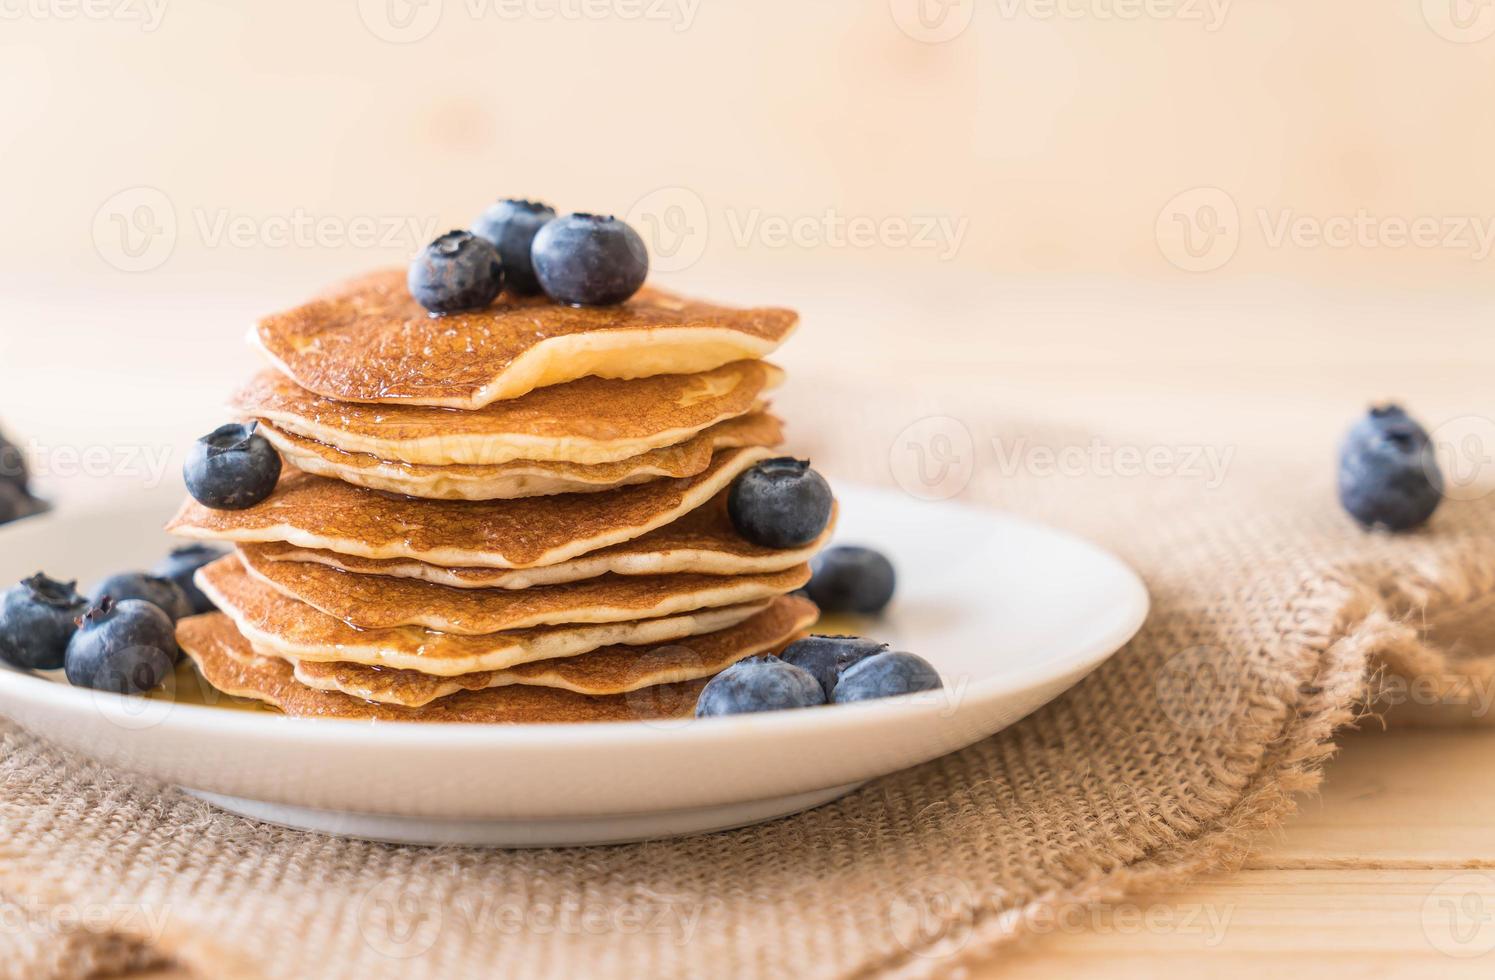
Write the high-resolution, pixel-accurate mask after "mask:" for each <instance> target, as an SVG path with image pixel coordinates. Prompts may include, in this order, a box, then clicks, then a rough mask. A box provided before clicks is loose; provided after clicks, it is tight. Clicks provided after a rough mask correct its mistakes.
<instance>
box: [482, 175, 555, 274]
mask: <svg viewBox="0 0 1495 980" xmlns="http://www.w3.org/2000/svg"><path fill="white" fill-rule="evenodd" d="M554 217H555V208H553V207H551V206H550V205H548V204H541V203H540V202H539V201H521V200H519V199H518V198H514V197H506V198H504V199H503V200H501V201H499V202H498V203H497V204H493V205H490V206H489V207H488V209H487V210H486V211H484V212H483V213H482V214H480V215H478V220H476V221H474V222H473V223H472V233H473V234H474V235H477V236H478V237H479V238H484V239H487V240H488V241H489V242H491V243H492V245H493V247H494V248H496V249H497V250H498V258H499V261H500V262H502V263H503V269H504V285H506V286H508V287H509V292H511V293H518V294H520V295H522V296H533V295H534V294H535V293H538V292H539V291H540V280H539V279H537V278H535V265H534V262H533V261H532V260H531V258H530V247H531V246H532V245H534V242H535V235H536V234H537V233H538V232H539V230H540V229H541V228H543V227H545V225H546V224H547V223H548V222H549V221H550V220H551V219H552V218H554Z"/></svg>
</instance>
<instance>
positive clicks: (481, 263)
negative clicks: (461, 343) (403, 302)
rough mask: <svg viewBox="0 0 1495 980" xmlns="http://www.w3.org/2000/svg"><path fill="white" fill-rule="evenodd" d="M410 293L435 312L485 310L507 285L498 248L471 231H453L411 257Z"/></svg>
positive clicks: (407, 275)
mask: <svg viewBox="0 0 1495 980" xmlns="http://www.w3.org/2000/svg"><path fill="white" fill-rule="evenodd" d="M405 283H406V285H407V286H409V287H410V295H411V296H414V297H415V301H416V302H417V303H419V304H420V305H421V306H424V307H425V308H426V309H428V310H430V311H431V312H432V313H459V312H461V311H462V310H481V309H482V308H483V307H485V306H487V305H488V304H489V303H491V302H493V299H494V297H496V296H497V295H498V294H499V291H500V290H502V289H503V286H504V267H503V263H502V262H501V261H499V258H498V249H496V248H494V247H493V243H492V242H490V241H488V240H487V239H486V238H479V237H478V236H477V235H474V234H473V233H472V232H470V231H449V232H447V233H446V234H445V235H442V236H441V237H440V238H438V239H436V240H435V241H434V242H432V243H431V244H429V245H427V246H426V247H425V248H423V249H421V252H420V254H419V255H417V256H416V257H415V258H413V259H411V260H410V271H409V272H408V273H407V274H406V276H405Z"/></svg>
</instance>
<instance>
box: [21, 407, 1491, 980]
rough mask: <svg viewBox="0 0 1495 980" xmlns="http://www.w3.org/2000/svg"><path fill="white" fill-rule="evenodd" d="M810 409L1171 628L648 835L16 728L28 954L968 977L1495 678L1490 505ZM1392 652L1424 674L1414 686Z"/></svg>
mask: <svg viewBox="0 0 1495 980" xmlns="http://www.w3.org/2000/svg"><path fill="white" fill-rule="evenodd" d="M785 401H786V402H787V403H788V404H787V405H786V406H785V407H786V413H785V414H786V415H787V417H789V418H790V419H794V420H797V421H798V423H799V424H798V425H797V426H796V427H795V435H796V438H797V445H796V447H795V448H797V449H802V450H806V451H808V452H809V454H810V455H811V456H812V458H813V459H814V460H815V462H816V463H817V465H819V466H821V467H822V468H824V469H825V470H827V471H828V472H830V473H832V474H833V475H835V476H837V477H840V478H854V479H858V480H863V481H871V482H880V483H890V482H895V481H901V482H902V484H903V485H905V486H906V487H908V486H911V488H912V489H913V490H914V491H915V492H916V493H925V492H926V491H927V492H929V493H938V492H944V491H946V490H948V489H950V487H951V485H950V484H947V483H940V482H939V481H940V480H941V479H954V480H955V481H956V483H955V484H954V485H955V486H956V487H958V486H959V485H961V484H964V483H965V482H966V481H965V480H964V478H963V477H962V476H961V473H962V472H963V471H962V470H960V467H961V466H966V465H967V464H969V468H970V470H971V473H970V478H969V481H968V485H965V486H964V489H963V491H962V492H961V493H960V494H959V496H960V498H961V499H965V500H968V501H973V502H980V503H984V504H990V505H992V506H996V507H1003V508H1008V509H1011V510H1013V511H1016V512H1018V513H1021V514H1026V515H1031V516H1033V517H1035V518H1038V519H1040V520H1044V521H1047V522H1050V523H1053V524H1056V525H1060V526H1064V527H1068V528H1071V529H1074V530H1076V531H1079V532H1081V533H1083V534H1086V535H1089V536H1091V537H1093V538H1095V539H1097V540H1099V541H1101V542H1103V543H1105V544H1106V545H1108V546H1109V547H1111V548H1112V549H1114V550H1115V551H1117V552H1118V553H1120V554H1121V555H1123V556H1124V557H1125V558H1126V559H1127V560H1128V561H1130V562H1131V563H1132V564H1133V565H1134V566H1135V567H1136V568H1137V569H1138V570H1139V571H1140V572H1141V573H1142V575H1143V576H1144V578H1145V579H1146V581H1147V584H1148V586H1149V588H1150V590H1151V592H1152V597H1153V601H1154V608H1153V612H1152V614H1151V617H1150V618H1149V620H1148V622H1147V625H1146V626H1145V628H1144V629H1143V630H1142V632H1141V634H1140V635H1139V636H1138V637H1137V639H1136V640H1135V641H1134V642H1132V643H1131V644H1129V645H1128V646H1127V647H1126V648H1125V649H1124V650H1123V651H1121V652H1120V653H1119V654H1117V655H1116V656H1115V657H1114V658H1113V659H1112V660H1110V661H1109V662H1108V663H1107V664H1106V665H1104V666H1103V667H1102V668H1100V669H1099V670H1098V671H1097V672H1096V673H1095V674H1093V675H1092V676H1091V677H1090V678H1088V679H1087V680H1086V681H1084V682H1083V683H1081V684H1080V685H1079V686H1078V687H1076V688H1075V689H1073V690H1072V691H1070V692H1069V693H1068V694H1066V695H1064V696H1063V697H1061V698H1060V699H1059V700H1057V701H1055V702H1054V703H1052V704H1050V705H1049V706H1047V707H1046V708H1044V709H1042V710H1040V711H1038V712H1037V713H1035V714H1034V715H1033V716H1031V717H1029V718H1028V719H1027V720H1025V721H1023V722H1022V723H1020V724H1018V725H1015V726H1014V727H1012V728H1010V729H1008V730H1007V731H1005V732H1002V733H1001V734H999V735H997V736H995V737H993V738H990V739H987V740H986V741H983V742H981V743H979V744H977V745H974V746H972V747H971V748H968V749H966V750H965V751H962V752H958V753H956V754H954V755H951V756H948V757H946V758H943V759H939V760H937V761H934V762H931V763H928V764H926V765H923V766H920V767H918V768H916V769H913V770H910V771H907V772H903V773H899V774H897V775H894V776H890V777H887V778H885V779H881V780H877V781H875V782H873V783H871V784H869V785H868V786H866V787H865V788H863V789H862V790H860V791H858V792H856V793H853V794H852V795H850V796H848V797H846V798H844V799H842V800H840V801H838V802H835V803H832V804H830V805H827V806H824V807H821V808H819V809H817V810H814V811H811V812H808V813H804V814H801V815H799V816H795V817H792V818H789V819H785V820H781V821H777V822H774V823H769V824H765V825H762V826H758V827H754V828H750V829H746V830H740V831H734V832H729V833H720V834H711V835H706V836H701V837H696V838H693V839H688V840H674V841H661V842H654V843H645V844H638V845H631V846H619V847H605V848H593V849H584V848H576V849H565V850H534V851H508V852H506V851H484V850H468V849H424V848H416V847H392V846H384V845H378V844H370V843H364V842H360V841H352V840H336V839H330V838H326V837H321V836H316V835H311V834H304V833H298V832H294V831H289V830H282V829H278V828H275V827H270V826H265V825H261V824H257V823H254V822H252V821H249V820H244V819H241V818H238V817H234V816H229V815H227V814H223V813H219V812H217V811H215V810H213V809H212V808H211V807H209V806H207V805H205V804H203V803H200V802H198V801H196V800H193V799H191V798H188V797H186V796H184V795H182V794H181V793H179V792H176V791H173V790H171V789H169V788H161V787H155V786H151V785H147V784H144V783H142V782H139V781H137V780H135V779H133V778H130V777H126V776H122V775H119V774H116V773H111V772H106V771H101V770H100V769H99V768H97V767H95V766H93V765H92V764H90V763H89V762H87V761H86V760H83V759H80V758H77V757H71V756H67V755H63V754H60V753H58V752H56V751H54V750H52V749H50V748H49V747H48V746H46V745H45V744H44V743H41V742H39V741H37V740H35V739H33V738H32V737H30V736H28V735H26V734H24V733H20V732H16V731H11V732H8V733H6V734H5V736H4V761H3V764H0V793H3V804H0V827H3V842H0V861H3V870H0V893H3V894H4V897H5V899H6V904H5V905H4V907H3V908H4V913H5V916H6V918H5V921H4V923H3V926H4V928H3V929H0V943H3V947H0V964H3V965H4V966H3V969H4V970H5V971H6V975H8V976H16V977H29V978H41V977H53V976H58V977H60V976H72V975H77V974H81V973H85V972H87V971H90V970H103V969H126V968H131V967H136V966H141V965H146V964H150V963H153V962H175V963H176V964H179V965H180V966H182V967H185V968H186V969H188V970H190V971H192V972H194V973H195V974H197V975H200V976H204V977H228V976H259V975H268V976H284V977H307V976H402V977H406V976H409V977H426V976H431V977H436V976H440V977H448V976H478V975H492V974H497V975H505V976H541V975H554V976H587V977H597V976H615V975H617V976H623V975H627V976H705V975H726V974H734V975H788V976H833V975H858V974H868V973H874V972H884V971H887V972H894V973H902V974H908V975H924V974H935V973H941V972H948V971H951V970H954V969H956V968H958V967H959V966H961V965H963V964H967V963H970V962H973V961H974V960H976V959H978V958H982V957H990V956H991V955H992V954H993V953H994V952H995V951H996V950H997V949H998V947H1000V946H1001V945H1002V944H1004V943H1008V942H1011V941H1013V940H1016V939H1018V938H1019V937H1021V936H1023V935H1024V934H1025V932H1028V931H1034V930H1035V929H1036V926H1037V925H1038V924H1039V923H1043V922H1050V923H1052V922H1053V921H1054V918H1055V917H1056V916H1058V915H1062V914H1063V913H1064V910H1065V908H1066V907H1068V906H1073V905H1075V904H1077V903H1098V902H1099V903H1103V902H1107V901H1115V900H1117V899H1118V898H1120V897H1121V896H1125V895H1132V894H1135V893H1137V892H1139V891H1143V890H1149V891H1154V892H1156V891H1159V890H1162V889H1165V888H1166V887H1167V886H1172V885H1176V884H1179V883H1181V882H1183V881H1185V880H1186V879H1188V878H1190V877H1191V876H1194V875H1197V874H1201V873H1204V872H1216V871H1220V870H1224V869H1230V868H1232V867H1234V866H1237V865H1238V864H1239V863H1240V862H1241V861H1242V860H1243V858H1244V857H1245V855H1246V853H1247V850H1248V847H1249V846H1250V843H1251V841H1252V840H1253V838H1254V837H1255V836H1256V835H1258V834H1259V833H1260V832H1261V831H1262V830H1264V829H1266V828H1270V827H1272V826H1275V825H1277V824H1278V823H1280V822H1281V821H1282V820H1283V819H1284V817H1285V816H1287V814H1288V813H1289V812H1290V811H1291V808H1292V797H1293V795H1294V794H1297V793H1300V792H1302V791H1305V790H1309V789H1311V788H1312V787H1313V786H1314V785H1315V783H1316V781H1317V779H1318V769H1319V767H1320V766H1321V765H1322V764H1323V763H1324V761H1325V760H1326V759H1327V757H1328V756H1329V755H1330V754H1331V753H1332V750H1333V745H1332V741H1331V739H1332V737H1333V735H1334V733H1335V731H1336V730H1337V729H1340V728H1341V727H1343V726H1346V725H1348V724H1351V723H1353V722H1355V721H1356V720H1357V719H1358V718H1360V717H1361V716H1363V715H1364V714H1366V713H1367V712H1370V711H1377V712H1379V711H1380V710H1381V709H1382V708H1383V707H1384V706H1385V705H1386V704H1387V703H1390V702H1392V701H1396V700H1415V701H1417V702H1418V703H1419V704H1421V705H1423V706H1424V707H1426V706H1428V705H1435V706H1447V705H1453V706H1455V708H1454V710H1457V707H1456V706H1457V705H1458V704H1459V703H1461V702H1465V701H1469V700H1471V699H1472V698H1471V695H1474V694H1477V692H1482V691H1487V690H1488V689H1489V687H1490V683H1491V678H1492V672H1491V670H1490V665H1489V664H1488V663H1487V662H1485V661H1481V660H1476V659H1474V658H1473V657H1471V656H1470V654H1472V653H1477V652H1481V646H1482V642H1483V640H1484V639H1486V638H1487V637H1488V627H1487V626H1484V624H1485V623H1487V622H1489V621H1490V620H1491V618H1492V617H1491V616H1490V615H1489V613H1490V611H1491V608H1492V605H1495V589H1492V584H1495V549H1492V548H1491V547H1490V541H1491V538H1490V531H1491V528H1492V512H1491V507H1490V506H1489V498H1486V497H1479V498H1478V499H1471V500H1465V501H1457V502H1450V503H1448V504H1446V505H1445V507H1444V508H1443V509H1442V510H1440V512H1439V513H1438V515H1437V516H1436V517H1435V519H1434V521H1433V522H1432V524H1431V526H1430V527H1429V528H1428V529H1427V530H1426V531H1424V532H1422V533H1417V534H1412V535H1406V536H1400V537H1390V536H1385V535H1368V534H1365V533H1363V532H1361V531H1360V530H1358V529H1356V528H1355V527H1354V526H1352V525H1351V523H1350V522H1349V521H1348V520H1347V519H1346V518H1345V517H1344V516H1343V515H1342V514H1341V513H1340V511H1339V509H1338V507H1337V505H1336V504H1335V501H1334V497H1333V491H1332V481H1333V455H1334V451H1333V446H1332V445H1328V446H1319V447H1312V448H1311V449H1310V450H1309V451H1303V452H1286V451H1285V452H1282V453H1280V454H1279V453H1272V452H1268V451H1264V450H1252V449H1247V448H1245V447H1240V451H1238V452H1236V453H1235V454H1234V456H1233V458H1231V459H1230V460H1229V465H1228V468H1226V469H1225V471H1224V473H1223V475H1222V474H1219V473H1214V474H1212V473H1211V472H1210V471H1209V469H1208V467H1207V466H1205V465H1204V462H1203V461H1204V459H1205V457H1204V455H1203V454H1204V453H1205V452H1206V451H1208V450H1210V449H1213V450H1217V451H1218V450H1221V449H1229V448H1231V447H1220V446H1216V447H1208V446H1178V445H1166V444H1165V445H1161V446H1160V445H1156V444H1152V443H1149V442H1147V441H1144V440H1137V439H1131V438H1128V437H1125V436H1118V435H1114V434H1113V435H1106V436H1104V437H1101V438H1099V439H1097V437H1096V435H1095V434H1094V433H1092V432H1088V431H1079V430H1066V429H1060V428H1054V427H1050V426H1044V425H1041V424H1035V423H1029V422H1023V421H1016V420H1011V419H1010V418H1009V417H1006V416H1003V415H1001V414H999V413H998V412H997V411H996V410H995V409H994V408H992V407H991V405H990V402H989V400H988V399H986V398H985V397H984V396H983V394H982V393H981V392H979V391H967V392H966V393H964V394H963V395H956V394H954V393H949V392H945V393H933V394H930V393H926V394H924V395H923V396H919V397H912V398H899V397H895V396H893V395H892V394H890V393H889V392H887V391H885V390H877V391H871V390H869V391H864V392H851V393H848V392H846V391H841V392H838V393H836V394H834V395H828V394H827V393H826V392H825V391H823V390H815V389H808V388H800V389H795V390H792V391H791V392H790V393H789V395H787V396H786V398H785ZM931 417H947V418H935V419H934V421H927V420H928V419H930V418H931ZM921 419H924V420H926V421H923V422H921V421H920V420H921ZM911 425H912V426H913V428H910V426H911ZM965 434H969V443H968V444H967V443H966V442H965ZM1050 451H1052V454H1051V453H1050ZM920 453H923V454H924V456H923V458H922V460H921V458H920V457H919V454H920ZM1108 453H1109V454H1110V455H1108ZM1123 456H1124V457H1125V458H1126V459H1128V460H1132V461H1134V462H1135V461H1138V460H1142V459H1144V458H1145V459H1146V460H1150V462H1148V463H1146V465H1145V466H1143V470H1144V471H1141V472H1139V471H1137V468H1136V467H1135V466H1130V465H1126V464H1124V463H1123ZM921 462H923V463H925V464H930V465H933V464H939V463H941V462H943V464H944V465H945V466H946V467H947V468H946V469H944V470H940V469H939V468H938V467H937V466H936V468H935V469H925V470H919V469H916V467H917V466H919V465H920V463H921ZM950 466H954V467H955V470H954V472H955V473H956V476H955V477H953V478H952V477H949V473H950V472H951V470H950V469H949V468H948V467H950ZM911 479H913V480H915V481H916V482H915V483H914V484H912V485H911V484H910V482H909V481H910V480H911ZM919 480H925V481H928V485H921V484H919V483H918V482H917V481H919ZM904 572H905V573H906V574H909V575H917V574H918V570H917V569H905V570H904ZM1481 628H1483V629H1484V630H1485V631H1486V632H1485V636H1481V635H1480V629H1481ZM1485 649H1488V647H1485ZM1387 666H1390V667H1392V668H1394V669H1395V670H1396V671H1398V672H1400V673H1401V674H1403V675H1406V676H1409V677H1412V678H1415V679H1416V680H1417V681H1418V684H1417V686H1415V687H1412V688H1407V687H1393V688H1391V689H1384V688H1383V687H1382V686H1381V678H1383V677H1384V676H1385V674H1386V670H1385V668H1386V667H1387ZM1471 678H1472V682H1471ZM1388 690H1389V693H1387V692H1388ZM1409 691H1411V692H1413V693H1412V694H1408V692H1409ZM1382 695H1384V696H1382ZM682 737H689V733H688V731H687V732H682ZM804 751H806V752H823V751H829V752H833V751H835V746H833V745H832V746H815V745H806V746H805V747H804Z"/></svg>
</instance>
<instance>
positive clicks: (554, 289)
mask: <svg viewBox="0 0 1495 980" xmlns="http://www.w3.org/2000/svg"><path fill="white" fill-rule="evenodd" d="M530 257H531V259H532V260H533V261H534V265H535V275H536V277H537V278H538V279H539V280H540V288H542V289H544V290H545V295H547V296H549V297H550V298H551V299H553V300H555V301H556V302H557V303H570V304H571V305H572V306H608V305H610V304H613V303H621V302H623V301H624V300H625V299H627V298H628V297H630V296H632V295H633V294H634V293H636V292H638V289H639V287H640V286H642V285H643V284H644V279H645V278H646V277H647V276H648V275H649V251H648V249H646V248H644V240H643V239H642V238H640V237H639V234H638V232H636V231H634V230H633V229H632V228H631V227H629V225H628V223H627V222H626V221H619V220H618V219H617V218H614V217H612V216H611V215H601V214H568V215H566V216H565V217H564V218H556V219H555V220H553V221H551V222H550V223H548V224H547V225H545V227H543V228H541V229H540V231H539V234H537V235H535V242H534V245H533V247H532V248H531V250H530Z"/></svg>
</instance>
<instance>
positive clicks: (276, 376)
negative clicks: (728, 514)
mask: <svg viewBox="0 0 1495 980" xmlns="http://www.w3.org/2000/svg"><path fill="white" fill-rule="evenodd" d="M783 377H784V372H783V371H781V370H779V369H778V368H776V367H774V366H773V365H772V364H768V363H765V362H763V361H734V362H732V363H731V364H724V365H722V366H721V367H718V368H715V369H713V370H710V371H706V372H704V373H701V374H662V375H656V376H654V377H651V378H640V379H637V380H634V381H615V380H610V379H605V378H583V379H581V380H580V381H572V382H571V383H569V384H563V385H554V386H552V387H549V388H541V389H539V390H538V391H533V392H531V393H529V394H528V395H525V396H524V397H523V398H516V399H514V400H512V401H504V402H496V403H494V404H492V405H489V406H487V407H486V408H482V409H479V410H477V411H471V412H455V411H452V410H451V409H449V408H431V407H427V406H422V405H360V404H355V403H350V402H340V401H334V400H332V399H329V398H323V397H321V396H320V395H316V394H313V393H312V392H309V391H307V390H305V389H304V388H301V387H299V386H297V385H296V384H294V383H293V382H292V381H290V379H288V378H286V377H285V376H284V375H282V374H280V373H279V372H277V371H264V372H261V373H260V374H259V375H258V376H257V377H255V379H254V380H253V381H251V382H250V383H249V384H247V385H245V386H244V387H243V388H242V389H240V390H239V391H238V392H237V393H235V395H234V396H233V398H232V400H231V401H230V403H229V404H230V407H231V408H232V409H233V410H234V411H235V412H236V413H237V414H239V415H242V416H245V417H246V418H259V419H265V420H267V421H270V422H273V423H275V424H276V425H278V426H280V427H281V428H283V429H285V430H286V431H288V432H293V433H295V434H296V435H299V436H302V437H304V438H307V439H313V440H315V441H317V442H320V443H323V444H325V445H328V446H336V447H337V448H338V449H341V450H343V451H344V452H349V453H368V454H370V455H372V456H377V457H379V458H380V459H389V460H398V461H400V462H404V463H417V464H424V465H428V466H458V465H464V466H498V465H502V464H504V463H507V462H510V461H511V460H518V459H525V460H535V461H541V462H557V463H578V464H582V465H587V466H595V465H600V464H602V463H613V462H617V461H618V460H623V459H628V458H630V457H633V456H638V455H640V454H642V453H646V452H649V451H651V450H654V449H659V448H662V447H664V446H673V445H677V444H678V443H681V442H684V441H686V440H687V439H689V438H691V437H692V436H694V435H695V434H696V433H698V432H700V431H702V430H703V429H706V428H708V427H710V426H713V425H716V424H718V423H720V422H724V421H726V420H727V419H732V418H737V417H739V416H742V415H746V414H747V413H748V412H751V411H753V410H754V409H755V408H756V407H757V406H758V405H759V404H761V401H762V398H763V395H764V393H765V392H767V391H768V390H769V389H771V388H774V387H775V386H777V385H778V384H779V383H780V382H781V381H782V380H783Z"/></svg>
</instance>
